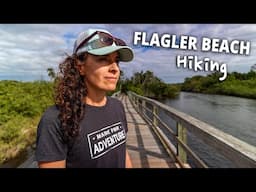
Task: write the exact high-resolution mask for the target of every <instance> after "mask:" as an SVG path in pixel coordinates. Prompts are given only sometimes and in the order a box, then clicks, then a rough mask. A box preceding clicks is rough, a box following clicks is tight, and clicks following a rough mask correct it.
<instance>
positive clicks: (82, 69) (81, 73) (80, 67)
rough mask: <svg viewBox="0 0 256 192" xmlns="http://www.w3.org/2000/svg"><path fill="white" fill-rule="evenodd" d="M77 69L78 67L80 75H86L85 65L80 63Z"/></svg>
mask: <svg viewBox="0 0 256 192" xmlns="http://www.w3.org/2000/svg"><path fill="white" fill-rule="evenodd" d="M77 69H78V71H79V73H80V75H82V76H84V75H85V73H84V65H82V64H78V65H77Z"/></svg>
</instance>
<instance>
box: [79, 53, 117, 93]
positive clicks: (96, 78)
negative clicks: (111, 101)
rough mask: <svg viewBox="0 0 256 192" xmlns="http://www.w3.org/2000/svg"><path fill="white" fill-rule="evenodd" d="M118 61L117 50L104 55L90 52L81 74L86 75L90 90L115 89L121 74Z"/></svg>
mask: <svg viewBox="0 0 256 192" xmlns="http://www.w3.org/2000/svg"><path fill="white" fill-rule="evenodd" d="M118 63H119V55H118V53H117V52H113V53H111V54H109V55H103V56H96V55H91V54H88V55H87V58H86V60H85V63H84V64H83V65H81V68H80V73H81V75H83V76H85V83H86V86H87V90H88V92H90V91H96V92H98V91H105V92H106V91H113V90H115V89H116V84H117V82H118V79H119V75H120V70H119V65H118Z"/></svg>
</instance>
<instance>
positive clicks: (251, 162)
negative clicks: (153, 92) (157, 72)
mask: <svg viewBox="0 0 256 192" xmlns="http://www.w3.org/2000/svg"><path fill="white" fill-rule="evenodd" d="M128 95H129V96H131V95H132V96H133V97H136V98H138V99H140V100H141V101H144V102H147V103H149V104H151V105H152V106H155V107H158V108H161V109H162V110H164V112H165V113H166V114H167V115H168V116H170V117H171V118H173V119H174V120H175V121H176V122H178V123H180V124H181V125H182V126H184V127H185V128H186V129H188V130H189V131H191V132H192V133H193V134H194V135H195V136H196V137H199V138H200V139H201V140H203V141H204V142H206V143H207V144H208V145H210V146H211V147H213V148H215V149H217V150H218V151H219V153H221V154H222V155H223V156H225V157H226V158H228V159H229V160H231V161H232V162H233V163H234V164H235V165H236V166H237V167H256V147H254V146H252V145H250V144H248V143H246V142H244V141H242V140H240V139H238V138H236V137H234V136H232V135H230V134H227V133H225V132H223V131H221V130H219V129H217V128H215V127H214V126H212V125H209V124H207V123H205V122H203V121H201V120H198V119H196V118H194V117H192V116H190V115H188V114H185V113H183V112H180V111H178V110H176V109H174V108H172V107H170V106H167V105H164V104H162V103H160V102H158V101H156V100H153V99H150V98H147V97H143V96H140V95H137V94H136V93H134V92H128ZM131 101H132V102H134V101H133V100H131ZM158 118H159V116H158Z"/></svg>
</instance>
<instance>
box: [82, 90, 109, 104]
mask: <svg viewBox="0 0 256 192" xmlns="http://www.w3.org/2000/svg"><path fill="white" fill-rule="evenodd" d="M84 102H85V103H86V104H88V105H92V106H98V107H100V106H104V105H106V103H107V97H106V94H105V93H104V94H96V93H95V94H90V93H88V94H87V95H86V97H85V98H84Z"/></svg>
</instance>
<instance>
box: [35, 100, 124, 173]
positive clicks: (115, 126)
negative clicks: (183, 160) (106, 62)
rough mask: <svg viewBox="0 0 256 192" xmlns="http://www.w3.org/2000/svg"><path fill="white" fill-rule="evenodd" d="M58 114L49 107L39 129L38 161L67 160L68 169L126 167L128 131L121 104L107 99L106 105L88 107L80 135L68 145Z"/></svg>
mask: <svg viewBox="0 0 256 192" xmlns="http://www.w3.org/2000/svg"><path fill="white" fill-rule="evenodd" d="M58 114H59V111H58V109H57V107H56V106H51V107H49V108H48V109H47V110H46V111H45V113H44V114H43V116H42V118H41V120H40V122H39V124H38V129H37V140H36V153H35V157H36V161H59V160H66V167H67V168H72V167H74V168H78V167H88V168H124V167H125V151H126V133H127V131H128V128H127V121H126V116H125V111H124V107H123V105H122V103H121V102H120V101H119V100H117V99H115V98H112V97H107V103H106V105H105V106H102V107H96V106H90V105H86V106H85V115H84V118H83V120H82V121H81V122H80V127H81V132H80V135H79V136H78V137H77V138H76V139H75V140H74V141H73V142H72V144H71V142H69V143H67V142H65V140H64V137H63V132H62V131H61V129H60V120H59V119H58Z"/></svg>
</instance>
